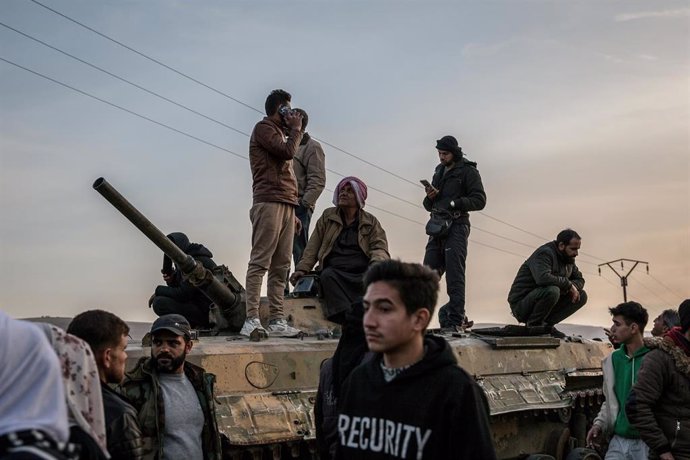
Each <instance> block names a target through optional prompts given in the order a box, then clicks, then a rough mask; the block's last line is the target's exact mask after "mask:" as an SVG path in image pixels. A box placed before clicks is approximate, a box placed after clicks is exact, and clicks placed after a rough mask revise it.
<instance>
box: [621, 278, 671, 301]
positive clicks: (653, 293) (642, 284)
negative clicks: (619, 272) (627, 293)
mask: <svg viewBox="0 0 690 460" xmlns="http://www.w3.org/2000/svg"><path fill="white" fill-rule="evenodd" d="M639 275H640V274H639V273H631V276H634V277H635V281H636V282H637V284H639V285H640V286H642V287H643V288H644V289H645V290H646V291H647V292H649V293H651V294H652V295H653V296H654V297H656V298H657V299H659V300H661V301H662V302H663V303H664V305H673V303H672V302H669V301H668V300H666V299H665V298H663V297H662V296H661V295H660V294H658V293H657V292H656V291H655V290H653V289H652V288H650V287H649V286H647V285H646V284H645V283H643V282H642V280H641V279H640V276H639ZM629 278H630V277H629Z"/></svg>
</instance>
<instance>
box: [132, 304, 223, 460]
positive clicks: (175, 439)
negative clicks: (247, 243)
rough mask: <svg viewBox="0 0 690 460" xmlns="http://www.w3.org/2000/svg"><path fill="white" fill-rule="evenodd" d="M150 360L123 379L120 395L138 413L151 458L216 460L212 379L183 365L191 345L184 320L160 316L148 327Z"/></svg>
mask: <svg viewBox="0 0 690 460" xmlns="http://www.w3.org/2000/svg"><path fill="white" fill-rule="evenodd" d="M151 336H152V346H151V357H150V358H141V359H140V360H139V362H138V363H137V365H136V367H135V368H134V370H132V371H131V372H128V373H127V374H126V377H125V380H124V382H123V383H122V385H121V387H120V391H121V393H122V394H124V395H125V396H126V397H127V399H129V401H130V402H131V403H132V405H133V406H134V407H135V408H136V409H137V411H138V418H139V424H140V425H141V431H142V434H143V436H144V439H145V440H146V442H147V444H148V443H150V444H151V445H152V453H151V456H150V457H147V458H151V459H157V460H169V459H180V458H184V459H185V460H202V459H203V460H220V459H221V458H222V457H221V447H220V435H219V433H218V426H217V424H216V415H215V406H214V403H213V384H214V382H215V379H216V377H215V375H213V374H208V373H206V372H205V371H204V370H203V369H202V368H200V367H198V366H195V365H193V364H191V363H188V362H186V357H187V354H188V353H189V352H190V351H191V349H192V345H193V342H192V340H191V336H190V327H189V323H188V322H187V320H186V319H185V318H184V316H181V315H174V314H173V315H164V316H161V317H160V318H158V319H157V320H156V321H155V322H154V323H153V325H152V326H151Z"/></svg>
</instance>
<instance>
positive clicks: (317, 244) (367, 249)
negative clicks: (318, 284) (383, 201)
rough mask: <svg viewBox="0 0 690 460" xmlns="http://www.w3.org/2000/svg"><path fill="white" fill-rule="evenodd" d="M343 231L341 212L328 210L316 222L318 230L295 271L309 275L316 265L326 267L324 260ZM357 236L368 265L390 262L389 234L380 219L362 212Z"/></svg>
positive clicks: (334, 209) (315, 231) (333, 209)
mask: <svg viewBox="0 0 690 460" xmlns="http://www.w3.org/2000/svg"><path fill="white" fill-rule="evenodd" d="M342 229H343V221H342V219H341V217H340V213H339V212H338V208H328V209H326V210H325V211H324V212H323V214H322V215H321V217H319V220H318V221H317V222H316V228H315V229H314V232H313V233H312V234H311V236H310V237H309V242H308V243H307V247H306V248H304V254H302V259H300V261H299V263H298V264H297V267H295V271H302V272H308V271H310V270H311V269H312V268H313V267H314V265H315V264H316V262H317V261H318V262H319V265H320V266H323V261H324V259H326V256H327V255H328V254H330V252H331V250H332V249H333V245H334V244H335V240H336V239H337V238H338V235H340V232H341V230H342ZM358 233H359V238H358V239H359V247H360V248H362V251H364V254H366V255H367V257H369V263H372V262H378V261H380V260H386V259H390V257H391V256H390V254H388V240H387V239H386V232H385V231H384V230H383V227H381V224H380V223H379V221H378V219H376V217H374V216H372V215H371V214H369V213H368V212H366V211H365V210H363V209H360V210H359V232H358Z"/></svg>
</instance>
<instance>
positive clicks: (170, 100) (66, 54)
mask: <svg viewBox="0 0 690 460" xmlns="http://www.w3.org/2000/svg"><path fill="white" fill-rule="evenodd" d="M0 25H1V26H3V27H6V28H7V29H10V30H12V31H14V32H16V33H18V34H20V35H22V36H24V37H26V38H28V39H30V40H34V41H36V42H38V43H40V44H42V45H44V46H46V47H48V48H50V49H52V50H54V51H57V52H58V53H62V54H64V55H65V56H68V57H70V58H72V59H74V60H76V61H79V62H81V63H82V64H84V65H87V66H89V67H91V68H93V69H96V70H98V71H100V72H103V73H105V74H106V75H109V76H111V77H113V78H115V79H117V80H119V81H122V82H124V83H127V84H128V85H131V86H133V87H135V88H137V89H140V90H141V91H144V92H146V93H148V94H150V95H152V96H155V97H157V98H159V99H162V100H164V101H166V102H169V103H170V104H173V105H175V106H177V107H180V108H182V109H184V110H187V111H189V112H191V113H193V114H195V115H198V116H200V117H203V118H205V119H207V120H209V121H212V122H214V123H216V124H218V125H221V126H223V127H225V128H228V129H230V130H232V131H234V132H236V133H239V134H242V135H243V136H246V137H250V134H249V133H246V132H244V131H242V130H239V129H237V128H235V127H234V126H230V125H228V124H227V123H224V122H222V121H220V120H217V119H215V118H213V117H210V116H208V115H205V114H203V113H201V112H199V111H197V110H194V109H192V108H190V107H188V106H186V105H184V104H181V103H179V102H176V101H174V100H172V99H170V98H168V97H165V96H163V95H161V94H159V93H156V92H155V91H152V90H149V89H147V88H145V87H143V86H141V85H139V84H137V83H134V82H132V81H130V80H127V79H126V78H124V77H121V76H119V75H116V74H114V73H112V72H110V71H108V70H106V69H103V68H102V67H99V66H97V65H95V64H92V63H90V62H88V61H86V60H84V59H81V58H79V57H77V56H74V55H73V54H70V53H68V52H66V51H64V50H61V49H59V48H57V47H55V46H52V45H50V44H48V43H46V42H44V41H42V40H40V39H38V38H36V37H33V36H31V35H29V34H27V33H24V32H22V31H20V30H17V29H15V28H14V27H11V26H9V25H7V24H4V23H2V22H0ZM328 145H330V144H328ZM326 170H327V171H329V172H331V173H333V174H335V175H337V176H340V177H346V176H347V175H346V174H343V173H341V172H338V171H335V170H333V169H330V168H326ZM369 188H370V189H371V190H376V191H377V192H379V193H382V194H384V195H386V196H388V197H390V198H393V199H396V200H398V201H401V202H403V203H406V204H409V205H411V206H414V207H416V208H419V207H420V206H419V204H417V203H414V202H412V201H408V200H405V199H404V198H401V197H399V196H397V195H393V194H392V193H390V192H386V191H385V190H381V189H379V188H376V187H374V186H370V187H369Z"/></svg>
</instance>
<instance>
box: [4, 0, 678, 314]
mask: <svg viewBox="0 0 690 460" xmlns="http://www.w3.org/2000/svg"><path fill="white" fill-rule="evenodd" d="M39 2H40V3H39ZM41 5H44V6H41ZM46 7H47V8H46ZM48 8H51V9H53V10H55V11H51V10H50V9H48ZM58 13H59V14H58ZM70 19H72V20H73V21H78V22H79V23H81V24H83V25H84V26H88V27H90V28H91V29H93V30H95V31H97V32H99V33H101V34H103V35H105V36H107V37H110V38H112V39H114V40H117V41H119V42H120V43H122V44H124V45H126V46H128V47H130V48H132V49H134V50H136V51H138V52H139V53H141V54H143V55H146V56H149V57H150V58H153V59H155V60H157V61H159V62H160V63H163V64H165V65H166V66H168V67H169V68H165V67H163V66H161V65H159V64H157V63H155V62H153V61H152V60H150V59H147V58H145V57H143V56H142V55H140V54H136V53H135V52H133V51H132V50H129V49H126V48H125V47H123V46H120V45H118V44H117V43H115V42H113V41H111V40H108V39H107V38H105V37H104V36H102V35H98V34H96V33H94V32H93V31H91V30H88V29H86V28H85V27H83V26H81V25H79V24H77V23H75V22H73V21H71V20H70ZM0 23H1V24H0V25H2V27H0V57H1V58H2V60H0V81H1V84H0V100H1V101H2V103H1V104H0V121H1V123H0V209H1V211H2V219H1V220H0V309H2V310H4V311H6V312H8V313H9V314H10V315H11V316H14V317H30V316H41V315H51V316H73V315H75V314H77V313H79V312H80V311H83V310H85V309H90V308H103V309H107V310H111V311H113V312H115V313H117V314H118V315H119V316H121V317H123V318H125V319H128V320H132V321H151V320H153V319H154V318H155V315H154V313H153V312H152V311H151V310H150V309H148V308H147V300H148V298H149V296H150V295H151V293H152V292H153V289H154V288H155V286H156V285H157V284H160V283H162V279H161V274H160V268H161V263H162V254H161V253H160V251H159V250H158V248H156V247H155V246H154V245H153V244H152V243H150V242H149V241H148V240H147V239H146V238H145V237H144V236H143V235H142V234H140V233H139V231H138V230H136V229H135V228H134V227H133V226H132V225H131V224H130V223H129V222H128V221H126V220H125V219H124V217H122V216H121V215H120V214H119V213H118V212H117V211H116V210H115V209H114V208H113V207H111V205H110V204H108V203H107V202H106V201H105V200H104V199H103V198H102V197H101V196H100V195H99V194H98V193H96V192H95V191H93V189H92V188H91V185H92V183H93V181H94V180H95V179H96V178H98V177H101V176H103V177H105V178H106V179H107V180H108V181H109V182H110V183H111V184H112V185H113V186H115V187H116V188H117V189H118V190H119V191H120V192H121V193H122V194H123V195H124V196H125V197H127V198H128V199H129V200H130V201H131V202H132V203H133V204H134V205H135V206H137V207H138V208H139V210H140V211H142V212H143V213H144V214H145V215H146V216H147V217H149V219H151V220H152V221H153V222H154V223H155V224H156V225H157V226H158V228H160V229H161V230H162V231H163V232H164V233H170V232H173V231H182V232H185V233H187V235H188V236H189V238H190V239H191V240H192V241H196V242H201V243H203V244H204V245H206V246H207V247H208V248H209V249H210V250H211V251H212V252H213V254H214V260H216V262H218V263H225V264H226V265H228V266H229V267H230V269H231V270H232V271H233V273H234V274H235V275H236V277H237V278H238V279H239V280H240V281H241V282H242V283H244V276H245V271H246V268H247V261H248V259H249V251H250V232H251V226H250V222H249V208H250V207H251V175H250V171H249V163H248V161H247V160H246V157H247V155H248V145H249V139H248V137H247V133H250V132H251V130H252V128H253V126H254V124H255V123H256V122H257V121H258V120H260V119H261V118H262V116H263V113H262V111H263V105H264V101H265V98H266V96H267V95H268V93H269V92H270V91H271V90H272V89H275V88H283V89H285V90H287V91H289V92H290V93H292V95H293V100H292V103H293V104H292V105H293V107H301V108H304V109H305V110H306V111H307V112H308V113H309V127H308V132H309V133H310V134H311V135H312V136H314V137H316V138H318V139H320V140H322V141H323V142H324V144H323V146H324V150H325V152H326V166H327V168H328V169H329V170H330V171H329V172H328V175H327V189H329V190H330V191H328V190H327V191H325V192H324V194H323V195H322V196H321V198H320V200H319V202H318V206H317V209H316V213H315V216H314V221H315V220H316V218H317V217H318V216H319V215H320V214H321V212H322V211H323V210H324V209H325V208H327V207H328V206H330V201H331V198H332V190H333V188H334V186H335V185H336V184H337V182H338V181H339V180H340V178H341V177H342V175H355V176H358V177H360V178H361V179H362V180H364V182H366V183H367V185H369V187H370V189H369V198H368V200H367V204H366V209H367V210H368V211H369V212H371V213H373V214H374V215H376V216H377V217H378V219H379V220H380V221H381V223H382V225H383V227H384V229H385V230H386V232H387V234H388V241H389V246H390V251H391V255H392V256H393V257H396V258H400V259H402V260H405V261H421V260H422V258H423V253H424V246H425V243H426V236H425V234H424V223H425V222H426V220H427V218H428V214H427V213H426V212H425V211H424V209H423V208H422V207H421V201H422V198H423V197H424V191H423V188H422V186H421V185H419V179H422V178H426V179H429V180H430V179H431V176H432V173H433V170H434V167H435V166H436V165H437V163H438V156H437V153H436V150H435V148H434V146H435V140H436V139H438V138H440V137H441V136H443V135H446V134H452V135H454V136H455V137H457V138H458V139H459V141H460V145H461V146H462V147H463V150H464V151H465V153H466V154H467V157H468V158H469V159H471V160H472V161H476V162H477V163H478V167H479V171H480V173H481V175H482V179H483V182H484V187H485V189H486V193H487V197H488V200H487V201H488V202H487V206H486V209H485V210H484V211H483V212H475V213H472V216H471V222H472V226H473V227H472V233H471V236H470V245H469V255H468V261H467V264H468V274H467V283H468V292H467V311H468V315H469V316H470V318H471V319H473V320H474V321H475V322H508V323H510V322H515V320H514V319H513V318H512V317H511V315H510V310H509V307H508V304H507V301H506V297H507V293H508V290H509V288H510V284H511V282H512V280H513V277H514V275H515V273H516V271H517V269H518V267H519V266H520V264H521V263H522V262H523V260H524V259H525V258H526V257H527V256H528V255H529V254H530V253H531V252H532V251H533V250H534V248H536V247H537V246H539V245H541V244H543V243H544V242H545V241H547V240H550V239H553V238H554V237H555V235H556V234H557V233H558V232H559V231H560V230H561V229H563V228H565V227H572V228H574V229H576V230H577V231H578V232H579V233H580V234H581V235H582V253H581V255H580V257H578V265H579V267H580V269H581V270H582V271H583V273H584V275H585V279H586V284H585V289H586V291H587V292H588V295H589V303H588V304H587V305H586V306H585V307H584V308H583V309H582V310H580V311H579V312H578V313H577V314H576V315H574V316H573V317H571V318H569V320H568V322H570V323H578V324H592V325H608V324H609V322H610V316H609V313H608V310H607V307H610V306H613V305H616V304H617V303H619V302H621V301H622V297H623V295H622V289H621V287H620V283H619V281H618V278H617V277H616V275H615V274H614V273H613V272H612V271H611V270H610V269H608V268H605V269H602V276H599V275H598V272H597V265H598V264H600V263H602V262H605V261H610V260H615V259H619V258H628V259H637V260H643V261H647V262H649V274H647V272H646V270H645V267H644V266H638V267H637V268H636V269H635V271H634V272H633V273H632V275H631V276H630V279H629V287H628V297H629V299H632V300H637V301H639V302H641V303H642V304H643V305H644V306H646V307H647V308H648V310H649V311H650V317H651V318H654V317H655V316H656V315H657V314H658V313H659V312H660V311H661V310H662V309H664V308H669V307H674V308H676V307H677V306H678V304H679V303H680V302H681V301H682V300H683V299H685V298H688V297H690V133H689V126H690V83H689V76H690V73H689V71H690V6H689V4H688V2H687V1H657V2H649V1H634V0H633V1H579V2H572V1H537V0H534V1H522V0H520V1H517V0H516V1H463V2H461V1H457V2H451V1H448V2H435V1H376V0H369V1H349V2H345V1H337V2H335V1H333V2H332V1H298V2H295V1H205V0H204V1H196V2H182V1H158V0H146V1H138V0H129V1H123V0H117V1H114V0H113V1H74V0H65V1H54V0H35V1H34V0H4V1H2V2H0ZM12 29H14V30H12ZM20 32H21V33H23V34H26V35H28V36H30V37H33V39H31V38H29V37H27V36H26V35H21V34H20ZM34 39H35V40H34ZM36 40H40V41H42V42H44V43H45V44H47V45H50V46H51V47H54V48H57V49H59V50H60V51H62V52H64V53H68V54H70V55H72V56H74V57H76V58H78V59H81V60H82V61H85V62H87V63H88V64H91V65H92V66H97V67H99V68H101V69H103V70H105V71H107V72H110V73H111V74H114V75H116V76H117V77H120V78H121V79H123V80H127V81H129V82H131V83H133V84H135V85H138V86H140V87H142V88H145V89H146V90H148V91H150V92H153V93H157V94H159V95H160V96H163V97H165V98H167V99H169V100H171V101H174V102H175V103H176V104H179V105H175V104H173V103H171V102H168V101H165V100H163V99H161V98H159V97H156V96H154V95H153V94H151V93H147V92H146V91H143V90H142V89H139V88H136V87H134V86H132V85H130V84H128V83H126V82H125V81H123V80H119V79H117V78H115V77H113V76H111V75H107V74H106V73H104V72H102V71H100V70H97V69H96V68H94V67H91V66H89V65H87V64H85V63H84V62H79V61H77V60H75V59H73V58H71V57H69V56H67V55H66V54H63V53H61V52H59V51H57V50H55V49H51V48H49V47H47V46H46V45H45V44H41V43H39V42H37V41H36ZM17 66H21V67H24V68H25V69H28V70H25V69H22V68H20V67H17ZM170 68H172V69H175V70H176V71H177V72H179V73H176V72H174V71H172V70H170ZM29 70H30V71H33V72H36V73H38V74H41V75H44V76H45V77H49V78H50V79H53V80H55V81H58V82H60V83H63V84H64V85H68V86H70V87H72V88H74V89H69V88H67V87H65V86H61V85H59V84H58V83H56V82H55V81H50V80H47V79H46V78H44V77H41V76H39V75H37V74H35V73H31V72H29ZM184 75H187V76H188V77H191V78H192V79H194V80H197V82H194V81H193V80H192V79H190V78H186V77H185V76H184ZM198 82H200V83H202V84H203V85H202V84H200V83H198ZM204 85H205V86H204ZM75 89H76V90H79V91H82V92H84V93H88V94H90V95H92V96H94V97H96V98H99V99H101V100H103V101H107V102H109V103H111V104H114V105H117V106H119V107H121V108H122V109H126V110H127V111H129V112H134V113H136V114H138V115H140V116H137V115H134V114H133V113H129V112H125V111H123V110H121V109H118V108H116V107H113V106H111V105H108V104H106V103H104V102H102V101H98V100H96V99H94V98H92V97H88V96H86V95H85V94H82V93H79V92H77V91H75ZM237 101H240V102H237ZM181 106H185V107H187V108H189V109H191V110H193V111H195V112H197V113H198V114H195V113H193V112H191V111H190V110H186V109H184V108H183V107H181ZM199 114H201V115H203V116H201V115H199ZM142 117H146V118H148V119H149V120H146V119H144V118H142ZM151 120H153V121H151ZM154 121H155V122H158V123H161V124H164V125H167V126H169V127H170V128H174V129H175V130H178V131H182V132H183V133H185V134H181V133H179V132H175V131H173V130H171V129H169V128H166V127H164V126H161V125H159V124H156V123H154ZM192 136H193V137H194V138H196V139H194V138H193V137H192ZM325 143H328V144H329V145H326V144H325ZM343 150H344V151H346V152H347V153H348V154H349V155H348V154H346V153H344V152H343ZM355 156H356V157H359V158H361V159H363V160H365V161H361V160H360V159H357V158H355ZM367 162H368V163H370V164H367ZM371 164H373V165H375V166H372V165H371ZM616 267H617V268H618V271H619V272H620V271H621V270H620V265H616ZM629 268H630V265H627V264H626V266H625V271H627V270H628V269H629ZM445 299H446V297H445V295H444V296H442V300H443V301H445Z"/></svg>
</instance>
